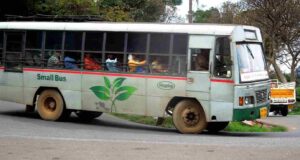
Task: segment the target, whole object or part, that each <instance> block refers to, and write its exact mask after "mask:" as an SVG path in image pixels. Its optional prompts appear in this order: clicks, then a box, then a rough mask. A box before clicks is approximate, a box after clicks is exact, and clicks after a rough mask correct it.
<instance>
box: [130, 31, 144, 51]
mask: <svg viewBox="0 0 300 160" xmlns="http://www.w3.org/2000/svg"><path fill="white" fill-rule="evenodd" d="M146 48H147V34H145V33H129V34H128V45H127V51H128V52H136V53H145V52H146Z"/></svg>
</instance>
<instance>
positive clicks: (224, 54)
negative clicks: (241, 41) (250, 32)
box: [214, 37, 232, 78]
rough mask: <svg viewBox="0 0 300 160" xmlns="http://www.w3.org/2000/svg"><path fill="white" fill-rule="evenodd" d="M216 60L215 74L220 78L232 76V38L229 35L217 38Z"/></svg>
mask: <svg viewBox="0 0 300 160" xmlns="http://www.w3.org/2000/svg"><path fill="white" fill-rule="evenodd" d="M214 61H215V62H214V75H215V76H216V77H220V78H230V77H231V74H232V72H231V68H232V61H231V56H230V40H229V38H228V37H219V38H217V40H216V52H215V59H214Z"/></svg>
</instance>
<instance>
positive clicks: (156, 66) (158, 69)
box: [151, 58, 167, 73]
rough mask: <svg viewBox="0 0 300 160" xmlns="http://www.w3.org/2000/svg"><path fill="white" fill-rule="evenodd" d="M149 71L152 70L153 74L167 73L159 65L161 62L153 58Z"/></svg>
mask: <svg viewBox="0 0 300 160" xmlns="http://www.w3.org/2000/svg"><path fill="white" fill-rule="evenodd" d="M151 69H152V72H153V73H165V72H167V70H166V69H165V67H164V66H163V65H162V64H161V62H160V60H159V59H158V58H155V59H154V61H152V63H151Z"/></svg>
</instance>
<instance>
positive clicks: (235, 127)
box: [225, 122, 287, 132]
mask: <svg viewBox="0 0 300 160" xmlns="http://www.w3.org/2000/svg"><path fill="white" fill-rule="evenodd" d="M225 131H228V132H285V131H287V128H285V127H282V126H273V125H272V126H269V125H261V124H255V125H253V126H249V125H246V124H244V123H242V122H230V123H229V125H228V126H227V127H226V128H225Z"/></svg>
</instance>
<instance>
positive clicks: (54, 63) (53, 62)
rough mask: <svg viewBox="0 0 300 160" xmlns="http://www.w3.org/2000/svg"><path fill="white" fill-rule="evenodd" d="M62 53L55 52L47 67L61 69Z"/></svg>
mask: <svg viewBox="0 0 300 160" xmlns="http://www.w3.org/2000/svg"><path fill="white" fill-rule="evenodd" d="M60 57H61V53H60V52H57V51H54V52H53V53H52V55H51V56H50V58H49V59H48V62H47V67H51V68H59V67H60V65H61V62H60Z"/></svg>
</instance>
